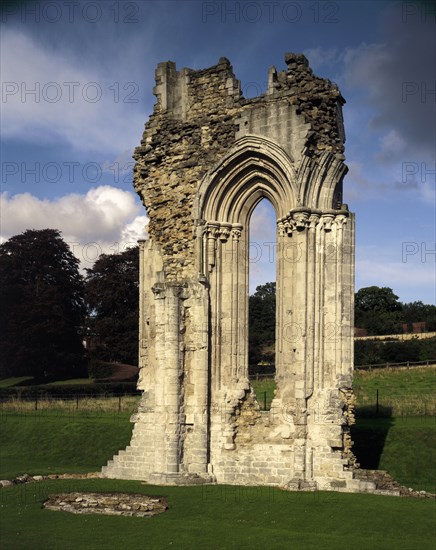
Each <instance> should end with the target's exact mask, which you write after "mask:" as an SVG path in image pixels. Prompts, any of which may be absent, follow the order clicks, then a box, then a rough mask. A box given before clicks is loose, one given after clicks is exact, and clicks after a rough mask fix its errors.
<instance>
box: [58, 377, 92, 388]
mask: <svg viewBox="0 0 436 550" xmlns="http://www.w3.org/2000/svg"><path fill="white" fill-rule="evenodd" d="M93 383H94V380H93V379H92V378H72V379H71V380H57V381H56V382H50V383H49V384H47V386H71V385H75V384H77V385H80V386H83V385H84V384H93Z"/></svg>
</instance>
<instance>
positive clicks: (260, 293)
mask: <svg viewBox="0 0 436 550" xmlns="http://www.w3.org/2000/svg"><path fill="white" fill-rule="evenodd" d="M276 252H277V238H276V213H275V211H274V208H273V206H272V204H271V203H270V202H269V201H268V200H266V199H262V200H261V201H260V203H259V204H258V205H257V206H256V208H255V209H254V211H253V213H252V215H251V219H250V225H249V250H248V263H249V306H248V309H249V313H248V319H249V330H248V364H249V376H250V380H251V384H252V386H253V388H254V391H255V393H256V397H257V401H258V403H259V406H260V408H261V410H269V408H270V405H271V401H272V399H273V397H274V389H275V381H274V375H275V341H276V334H275V333H276Z"/></svg>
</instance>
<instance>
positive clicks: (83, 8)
mask: <svg viewBox="0 0 436 550" xmlns="http://www.w3.org/2000/svg"><path fill="white" fill-rule="evenodd" d="M430 5H431V3H427V4H426V3H414V2H382V1H366V2H358V1H348V2H317V1H310V2H305V1H301V2H286V1H284V2H280V1H273V0H271V1H265V2H250V1H246V2H243V1H240V2H201V1H192V2H188V1H186V2H185V1H177V2H166V1H158V2H153V1H150V2H146V1H145V2H142V1H136V2H130V1H129V2H127V1H126V2H124V1H119V2H118V1H116V0H113V1H112V0H109V1H107V2H105V1H100V2H98V1H97V2H95V1H93V2H90V1H89V2H87V1H85V2H81V1H78V0H77V1H71V2H67V1H64V0H60V1H44V0H41V1H39V2H27V3H20V2H9V3H8V7H7V8H5V9H4V10H3V12H2V23H1V26H2V28H1V39H0V40H1V42H0V45H1V73H2V101H1V115H2V117H1V138H2V145H1V169H2V174H1V191H2V205H1V225H0V233H1V236H2V238H9V237H10V236H12V235H14V234H17V233H20V232H22V231H24V230H25V229H27V228H36V229H39V228H44V227H56V228H59V229H61V230H62V232H63V235H64V238H65V240H67V241H68V242H69V243H70V245H71V247H72V248H73V250H74V252H75V253H76V254H77V255H78V257H80V259H81V260H82V263H83V266H84V267H89V266H90V265H92V263H93V261H94V260H95V258H96V257H97V256H98V254H99V253H101V252H103V251H105V252H110V251H117V250H122V249H123V248H124V247H125V246H126V245H128V243H132V242H135V241H136V239H137V238H138V237H140V236H142V235H143V234H144V231H145V225H146V222H147V218H146V212H145V210H144V208H143V207H142V205H141V204H140V202H139V200H138V198H137V197H136V195H135V194H134V193H133V191H132V185H131V168H132V159H131V155H132V152H133V149H134V147H135V146H136V145H138V144H139V141H140V138H141V134H142V131H143V126H144V123H145V122H146V120H147V118H148V116H149V115H150V113H151V111H152V108H153V104H154V96H153V94H152V87H153V85H154V71H155V68H156V65H157V63H159V62H160V61H166V60H173V61H175V62H176V63H177V67H178V68H179V69H180V68H182V67H190V68H193V69H200V68H204V67H208V66H211V65H213V64H215V63H217V61H218V59H219V58H220V57H222V56H225V57H228V58H229V59H230V61H231V62H232V64H233V68H234V71H235V74H236V76H237V78H239V79H240V80H241V84H242V90H243V92H244V94H245V95H246V96H255V95H259V94H260V93H263V92H264V91H265V87H266V80H267V71H268V67H269V66H271V65H275V66H276V67H277V69H283V68H284V61H283V55H284V53H285V52H288V51H291V52H303V53H304V54H305V55H306V56H307V57H308V59H309V62H310V64H311V67H312V68H313V70H314V72H315V73H316V74H318V75H319V76H323V77H327V78H329V79H331V80H333V81H335V82H336V83H337V84H338V85H339V87H340V89H341V91H342V94H343V95H344V97H345V99H346V100H347V103H346V105H345V107H344V119H345V129H346V135H347V142H346V159H347V160H346V162H347V164H348V166H349V168H350V171H349V173H348V175H347V176H346V178H345V182H344V202H346V203H348V205H349V207H350V209H351V210H352V211H353V212H355V213H356V223H357V229H356V289H358V288H361V287H364V286H370V285H378V286H389V287H391V288H393V289H394V291H395V292H396V294H398V295H399V297H400V299H401V300H402V301H414V300H422V301H424V302H427V303H434V302H435V259H436V256H435V254H434V250H435V248H436V244H435V241H436V238H435V173H434V171H435V168H436V166H435V148H436V136H435V128H436V109H435V107H436V103H435V99H436V96H435V93H434V89H435V81H436V74H435V70H436V69H435V52H436V42H435V41H436V39H435V36H436V33H435V32H434V16H432V15H431V14H429V13H427V12H428V11H429V10H430ZM432 90H433V93H432ZM251 235H252V240H253V242H254V243H255V244H254V245H253V246H252V248H251V256H252V260H253V261H252V262H251V275H252V282H251V286H252V289H253V288H254V287H255V285H256V284H260V283H262V282H266V281H269V280H273V279H274V264H273V263H272V262H271V259H272V258H271V255H270V254H269V251H270V250H272V245H270V244H265V243H271V242H273V241H274V213H273V212H272V209H271V207H269V206H268V205H267V204H265V203H261V204H260V205H259V206H258V208H257V209H256V211H255V213H254V214H253V219H252V227H251ZM432 252H433V253H432Z"/></svg>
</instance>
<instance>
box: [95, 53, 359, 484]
mask: <svg viewBox="0 0 436 550" xmlns="http://www.w3.org/2000/svg"><path fill="white" fill-rule="evenodd" d="M285 61H286V64H287V69H286V70H284V71H280V72H277V70H276V69H275V68H274V67H272V68H271V69H270V70H269V76H268V90H267V93H266V94H265V95H263V96H261V97H257V98H252V99H245V98H243V97H242V96H241V92H240V84H239V81H238V80H237V79H236V78H235V75H234V74H233V70H232V67H231V64H230V62H229V61H228V60H227V59H225V58H222V59H220V60H219V62H218V64H217V65H215V66H213V67H210V68H208V69H204V70H199V71H194V70H191V69H182V70H180V71H177V70H176V66H175V64H174V63H172V62H166V63H160V64H159V65H158V68H157V71H156V87H155V89H154V93H155V95H156V98H157V102H156V105H155V107H154V111H153V114H152V115H151V117H150V119H149V121H148V122H147V124H146V126H145V131H144V134H143V138H142V141H141V144H140V147H138V148H137V149H136V150H135V155H134V158H135V159H136V165H135V170H134V186H135V189H136V191H137V192H138V194H139V195H140V196H141V198H142V200H143V202H144V205H145V206H146V208H147V213H148V216H149V218H150V223H149V226H148V234H149V238H148V240H147V241H143V242H141V243H140V251H141V256H140V268H141V281H140V379H139V384H138V386H139V388H140V389H142V390H143V392H144V393H143V397H142V399H141V402H140V405H139V408H138V411H137V413H136V414H135V415H134V416H133V417H132V421H134V422H135V427H134V431H133V436H132V441H131V444H130V446H129V447H127V449H125V451H121V452H120V453H119V454H118V455H117V456H115V457H114V458H113V460H112V461H110V462H109V463H108V465H107V466H106V467H105V468H104V469H103V472H104V475H106V476H108V477H115V478H116V477H120V478H127V479H131V478H133V479H142V480H146V481H151V480H152V481H153V482H154V483H174V484H176V483H185V482H189V483H191V482H192V483H194V482H196V483H198V482H204V483H210V482H212V481H217V482H220V483H235V484H238V483H241V484H252V485H259V484H260V485H262V484H265V485H277V486H289V487H290V486H293V487H298V488H299V489H301V490H313V489H314V488H316V487H317V488H321V489H336V490H344V489H345V490H353V491H354V490H357V489H358V487H359V484H360V483H361V481H360V480H357V479H354V478H353V472H352V468H353V467H354V466H355V459H354V457H353V454H352V452H351V445H352V442H351V439H350V436H349V425H350V424H351V423H352V422H353V419H354V417H353V397H352V391H351V387H352V368H353V365H352V360H353V334H352V327H353V301H354V215H353V214H352V213H351V212H349V210H348V207H347V206H346V205H344V204H342V180H343V177H344V175H345V173H346V172H347V167H346V166H345V164H344V156H343V152H344V139H345V136H344V130H343V122H342V111H341V110H342V105H343V104H344V100H343V98H342V96H341V94H340V92H339V90H338V88H337V86H336V85H335V84H332V83H331V82H330V81H329V80H326V79H322V78H318V77H316V76H315V75H313V73H312V71H311V69H310V68H309V64H308V61H307V59H306V58H305V57H304V56H303V55H301V54H286V56H285ZM263 198H266V199H268V200H269V201H270V202H271V203H272V205H273V207H274V209H275V212H276V216H277V249H276V258H277V330H276V382H277V391H276V395H275V398H274V400H273V403H272V407H271V411H269V413H262V412H260V410H259V406H258V404H257V402H256V398H255V395H254V393H253V390H252V388H251V385H250V381H249V378H248V331H247V325H248V319H247V312H248V268H249V261H248V244H249V234H248V230H249V221H250V216H251V213H252V211H253V210H254V208H255V207H256V205H257V204H258V203H259V201H260V200H262V199H263ZM259 464H262V466H259ZM362 483H366V482H363V481H362Z"/></svg>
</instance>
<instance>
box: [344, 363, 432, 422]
mask: <svg viewBox="0 0 436 550" xmlns="http://www.w3.org/2000/svg"><path fill="white" fill-rule="evenodd" d="M353 388H354V393H355V394H356V398H357V405H358V406H365V405H373V404H375V402H376V399H377V390H378V395H379V404H380V405H381V406H382V407H390V408H391V409H392V414H393V415H394V416H397V415H398V416H401V415H403V414H408V415H416V414H433V415H434V414H436V367H423V368H420V367H413V368H410V369H399V368H388V369H377V370H371V371H362V370H359V371H355V373H354V384H353Z"/></svg>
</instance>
